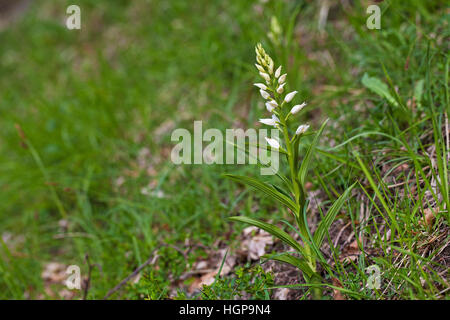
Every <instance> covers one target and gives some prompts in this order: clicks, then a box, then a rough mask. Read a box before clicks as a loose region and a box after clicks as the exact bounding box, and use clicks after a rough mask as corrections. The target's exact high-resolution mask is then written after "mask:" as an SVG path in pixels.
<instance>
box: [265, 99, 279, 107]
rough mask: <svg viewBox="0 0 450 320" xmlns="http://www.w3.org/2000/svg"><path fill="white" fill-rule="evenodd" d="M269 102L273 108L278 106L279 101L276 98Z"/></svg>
mask: <svg viewBox="0 0 450 320" xmlns="http://www.w3.org/2000/svg"><path fill="white" fill-rule="evenodd" d="M267 104H270V105H271V106H272V108H276V107H278V103H277V102H276V101H275V100H270V101H269V102H267Z"/></svg>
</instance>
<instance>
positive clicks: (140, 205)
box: [0, 0, 449, 299]
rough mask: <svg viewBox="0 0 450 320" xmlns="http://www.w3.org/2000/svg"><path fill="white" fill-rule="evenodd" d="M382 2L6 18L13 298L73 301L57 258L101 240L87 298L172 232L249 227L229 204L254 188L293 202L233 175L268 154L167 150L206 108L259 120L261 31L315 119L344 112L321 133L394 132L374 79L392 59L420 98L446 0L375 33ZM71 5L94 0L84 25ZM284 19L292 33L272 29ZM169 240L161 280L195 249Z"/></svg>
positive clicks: (49, 11) (8, 241) (3, 144)
mask: <svg viewBox="0 0 450 320" xmlns="http://www.w3.org/2000/svg"><path fill="white" fill-rule="evenodd" d="M1 3H5V1H2V2H1ZM368 3H370V2H369V1H367V2H365V1H362V2H360V1H336V3H334V2H329V7H328V15H327V19H325V20H323V17H322V18H321V10H323V3H322V2H320V1H302V0H298V1H272V0H269V1H243V0H228V1H213V0H198V1H182V0H171V1H158V0H152V1H150V0H148V1H146V0H138V1H126V0H117V1H106V0H104V1H103V0H102V1H100V0H99V1H88V0H77V1H50V0H36V1H31V2H30V3H29V7H24V9H23V12H22V13H21V14H18V15H17V17H16V18H15V19H9V18H8V22H7V23H6V22H5V23H4V24H3V25H2V26H1V28H2V29H1V31H0V190H1V192H0V236H2V240H1V246H0V258H1V259H0V298H7V299H11V298H18V299H23V298H59V296H58V294H57V293H54V292H53V293H52V292H51V290H47V284H46V283H45V281H44V280H43V279H42V276H41V273H42V271H43V269H44V268H45V265H46V264H48V263H49V262H59V263H62V264H64V265H70V264H76V265H80V266H81V268H82V272H83V273H84V274H85V273H86V272H87V265H86V262H85V255H86V254H88V255H89V257H90V261H91V262H92V263H95V264H98V265H99V266H100V269H101V271H100V269H98V268H95V269H94V270H93V274H92V282H91V284H92V285H91V289H90V291H89V295H88V298H101V297H103V296H104V295H105V294H106V292H107V291H108V290H109V289H111V288H112V287H113V286H114V285H115V284H117V283H118V282H119V281H120V280H121V279H123V278H124V277H126V276H127V275H128V274H129V273H130V272H131V271H132V270H133V269H135V268H136V267H137V266H138V265H140V264H141V263H143V262H144V261H145V260H146V259H147V258H148V256H149V255H150V253H151V252H152V250H153V249H155V248H156V247H157V246H158V245H159V244H161V243H172V244H180V243H181V244H182V243H186V241H187V239H189V241H190V243H201V244H203V245H206V246H211V245H213V244H214V243H215V242H216V241H217V240H218V239H226V241H230V243H231V244H232V243H233V236H230V234H231V235H232V234H237V233H239V232H240V230H241V229H242V227H243V226H237V228H238V229H237V230H235V229H232V228H231V227H230V224H229V223H228V222H227V221H225V220H224V218H225V217H227V216H229V215H230V214H232V213H236V212H241V213H243V214H247V215H255V214H256V213H255V210H254V206H255V204H256V203H257V205H258V207H259V210H257V211H258V213H257V214H258V216H259V217H266V218H267V217H269V216H273V215H274V214H278V215H281V216H282V215H283V214H284V213H278V212H277V210H276V208H274V205H273V204H272V203H271V202H270V201H269V200H267V199H265V198H263V197H261V196H260V195H258V194H256V193H254V192H252V191H249V190H246V189H242V188H240V187H238V186H237V185H234V184H233V183H231V182H229V181H225V180H223V179H222V178H221V177H220V175H221V173H223V172H229V171H233V172H239V173H248V174H257V173H258V168H257V167H254V166H253V167H244V166H194V165H192V166H174V165H173V164H172V163H171V161H170V151H171V148H172V146H173V143H172V142H171V141H170V134H171V132H172V131H173V129H175V128H187V129H189V130H191V129H192V126H193V121H194V120H203V122H204V129H205V128H207V127H211V128H218V129H221V130H224V129H225V128H238V127H241V128H249V127H258V126H259V125H258V124H257V120H258V119H259V118H260V117H262V115H264V112H265V110H264V108H263V104H262V101H261V100H260V98H259V96H258V92H257V90H255V89H254V87H252V83H254V82H256V81H255V80H256V79H257V74H256V72H255V68H254V65H253V63H254V45H255V44H256V43H257V42H260V41H261V42H263V44H264V46H265V47H266V48H267V50H268V52H269V53H270V54H271V56H272V57H273V58H274V60H275V61H276V64H282V65H284V66H286V69H287V72H288V75H289V76H288V80H289V83H288V86H289V88H290V89H292V90H294V89H296V90H299V92H300V93H299V94H300V95H301V99H303V100H306V101H308V103H309V110H308V112H307V113H306V115H305V116H304V117H303V119H302V120H303V121H308V122H309V123H311V124H312V125H313V126H315V127H317V125H318V124H319V123H321V121H323V120H324V119H325V118H327V117H330V118H332V119H333V120H336V122H334V123H335V126H334V128H333V129H330V130H328V131H327V133H326V136H327V138H325V140H324V142H323V143H324V144H329V145H331V146H332V145H336V144H339V143H340V142H342V141H343V140H344V139H345V138H346V137H347V138H348V137H350V136H352V135H354V134H356V133H358V132H362V131H363V130H366V129H367V128H369V129H373V128H374V127H377V128H378V129H380V128H381V129H382V130H384V129H386V130H388V131H389V130H391V128H389V124H387V123H385V122H383V121H382V118H383V114H384V112H385V111H386V110H387V109H386V108H387V107H386V105H385V104H382V103H379V102H380V99H379V98H373V97H372V98H373V99H374V104H375V106H374V107H373V108H366V104H365V103H363V99H365V98H367V97H368V96H369V95H371V93H369V92H368V91H365V90H364V87H363V85H362V84H361V82H360V80H361V78H362V76H363V74H364V73H366V72H368V73H369V74H370V75H372V76H377V77H380V78H383V79H384V77H385V74H384V72H383V68H382V65H383V66H384V68H385V69H386V70H388V72H389V75H390V77H391V78H392V81H393V82H394V83H395V85H396V86H397V87H399V88H400V91H401V93H400V94H402V95H403V94H404V95H405V96H408V95H410V93H411V92H412V90H413V88H414V84H415V82H416V81H418V80H420V79H423V78H424V74H425V69H426V63H425V62H424V61H425V58H424V57H425V53H426V50H427V47H428V48H429V50H432V52H433V54H434V55H435V56H436V60H438V61H439V59H441V57H442V54H443V51H445V48H446V45H445V41H446V39H447V40H448V33H449V32H448V9H447V11H446V9H445V6H444V4H443V3H442V2H441V1H408V2H407V4H406V3H404V2H401V1H391V2H388V3H386V2H385V3H382V4H380V6H381V7H382V9H383V16H382V29H381V30H372V31H369V30H367V29H366V27H365V20H366V18H367V14H366V12H365V8H366V7H367V5H368ZM70 4H77V5H79V6H80V8H81V30H68V29H67V28H66V27H65V19H66V18H67V14H66V8H67V6H68V5H70ZM9 6H11V3H9ZM0 8H2V6H1V5H0ZM2 10H3V12H2V13H1V15H0V16H1V17H2V19H3V21H6V20H5V18H6V17H12V11H10V8H9V7H8V5H6V4H4V6H3V9H2ZM19 10H22V9H19ZM445 13H446V14H445ZM274 18H276V19H277V21H278V23H279V24H280V26H281V30H282V34H281V35H280V37H279V38H276V37H275V39H274V38H273V37H269V36H268V33H269V32H270V30H271V21H273V19H274ZM9 20H11V21H9ZM272 23H273V22H272ZM419 34H420V35H419ZM424 34H427V35H430V34H431V35H433V36H432V37H434V38H428V36H427V37H425V36H424ZM430 39H431V42H432V45H431V46H429V45H428V42H427V41H428V40H430ZM430 48H431V49H430ZM447 49H448V48H447ZM406 59H408V63H409V69H405V62H406ZM442 61H443V62H439V63H437V64H436V70H437V71H436V72H437V74H438V73H439V72H442V70H443V68H444V65H445V60H442ZM437 81H440V84H442V78H441V80H437ZM337 119H340V121H341V122H337ZM381 129H380V130H381ZM355 143H356V142H355ZM367 144H368V145H371V144H372V142H370V141H369V142H367ZM361 150H364V145H363V146H362V147H361ZM347 151H348V150H344V151H342V154H341V155H342V156H343V157H349V153H348V152H347ZM336 166H337V165H336V163H335V162H333V161H331V160H330V159H328V160H327V159H325V160H323V161H318V162H317V164H316V169H315V170H316V172H318V173H319V174H321V175H322V174H327V175H326V177H325V178H324V179H325V182H326V183H327V184H329V185H331V186H333V187H332V188H335V189H336V190H337V191H338V192H342V190H344V189H345V186H346V185H348V182H349V181H351V180H352V179H353V176H354V174H355V173H354V172H353V171H352V169H351V167H346V166H343V167H340V168H338V169H337V170H334V169H336ZM312 183H313V185H314V186H315V187H317V186H319V182H318V181H317V180H315V179H312ZM162 250H165V251H164V254H163V255H162V256H163V257H162V258H161V260H160V262H159V271H155V272H156V273H155V274H156V277H158V279H159V281H161V283H162V284H161V286H164V284H166V285H167V281H168V280H167V278H168V277H169V274H172V275H175V276H176V275H179V274H181V273H183V272H184V271H185V269H186V261H185V260H184V257H183V256H181V255H180V254H178V253H177V252H176V251H174V250H170V248H166V249H162ZM199 255H202V252H201V250H200V251H195V252H194V253H193V254H191V255H189V257H188V259H189V260H190V262H192V261H195V259H196V258H197V257H198V256H199ZM56 291H58V290H56ZM76 297H78V298H79V297H80V296H79V295H77V296H76ZM121 297H122V298H136V297H137V294H136V292H135V291H133V290H131V289H130V290H126V293H125V295H123V296H121ZM116 298H118V296H117V297H116Z"/></svg>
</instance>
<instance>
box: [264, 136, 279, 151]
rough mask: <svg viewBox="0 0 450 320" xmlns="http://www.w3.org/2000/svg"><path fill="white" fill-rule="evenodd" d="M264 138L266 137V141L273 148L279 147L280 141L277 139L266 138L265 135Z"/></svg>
mask: <svg viewBox="0 0 450 320" xmlns="http://www.w3.org/2000/svg"><path fill="white" fill-rule="evenodd" d="M265 139H266V141H267V143H268V144H269V145H270V146H271V147H272V148H273V149H276V150H278V149H280V143H279V142H278V141H277V140H275V139H271V138H267V137H265Z"/></svg>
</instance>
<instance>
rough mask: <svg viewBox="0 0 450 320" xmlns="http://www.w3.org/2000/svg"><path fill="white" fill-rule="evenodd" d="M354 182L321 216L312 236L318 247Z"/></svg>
mask: <svg viewBox="0 0 450 320" xmlns="http://www.w3.org/2000/svg"><path fill="white" fill-rule="evenodd" d="M355 184H356V182H355V183H354V184H352V185H351V186H350V187H348V189H347V190H345V191H344V193H343V194H342V195H341V196H340V197H339V198H338V199H337V200H336V201H335V202H334V203H333V205H332V206H331V207H330V209H329V210H328V212H327V214H326V216H325V217H323V219H322V221H320V223H319V225H318V226H317V230H316V232H315V233H314V236H313V238H314V243H315V244H316V245H317V247H318V248H319V249H320V247H321V246H322V242H323V239H325V235H326V233H327V230H328V229H329V228H330V227H331V224H332V223H333V221H334V219H336V216H337V214H338V213H339V211H340V210H341V208H342V206H343V205H344V202H345V200H347V197H348V196H349V194H350V192H351V191H352V189H353V187H354V186H355Z"/></svg>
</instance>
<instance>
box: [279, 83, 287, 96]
mask: <svg viewBox="0 0 450 320" xmlns="http://www.w3.org/2000/svg"><path fill="white" fill-rule="evenodd" d="M285 85H286V83H283V84H280V86H279V87H278V89H277V93H279V94H282V93H283V92H284V86H285Z"/></svg>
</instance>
